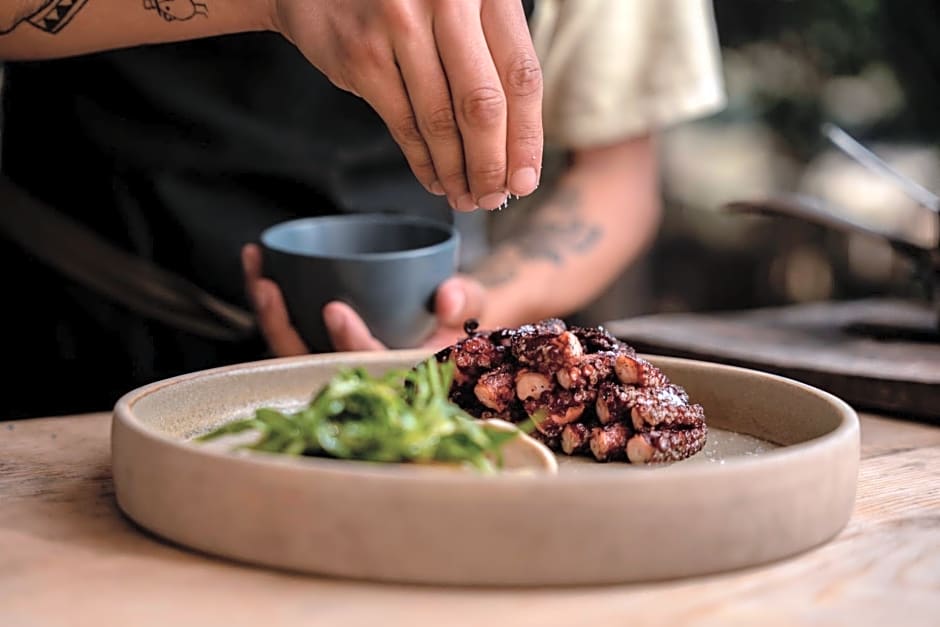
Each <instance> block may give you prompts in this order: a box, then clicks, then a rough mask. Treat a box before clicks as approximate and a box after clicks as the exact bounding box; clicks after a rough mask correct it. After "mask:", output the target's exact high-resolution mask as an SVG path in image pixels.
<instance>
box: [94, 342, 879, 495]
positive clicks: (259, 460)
mask: <svg viewBox="0 0 940 627" xmlns="http://www.w3.org/2000/svg"><path fill="white" fill-rule="evenodd" d="M432 354H433V352H430V351H427V350H425V349H399V350H389V351H381V352H380V351H360V352H347V353H319V354H312V355H300V356H295V357H280V358H273V359H265V360H259V361H252V362H243V363H238V364H231V365H227V366H220V367H217V368H211V369H207V370H200V371H196V372H191V373H187V374H182V375H178V376H175V377H171V378H168V379H164V380H161V381H156V382H154V383H150V384H147V385H144V386H141V387H138V388H136V389H134V390H131V391H129V392H127V393H125V394H124V395H123V396H122V397H121V398H120V399H118V401H117V402H116V403H115V406H114V409H113V413H112V422H111V456H112V460H113V459H114V456H115V454H116V451H115V445H114V443H115V432H116V431H117V430H118V429H120V428H123V429H127V430H130V431H131V432H133V433H134V434H135V435H137V436H139V437H143V438H147V439H151V440H154V441H156V442H157V443H159V444H161V445H164V446H168V447H170V448H172V449H174V450H175V451H176V452H179V453H183V454H190V455H201V456H209V457H212V458H215V459H216V460H217V461H219V462H222V463H236V464H249V465H251V466H254V467H255V468H257V469H258V470H259V471H278V472H285V471H286V472H302V473H320V474H323V475H336V476H340V475H341V476H344V477H357V478H361V479H363V480H376V481H413V482H420V483H425V482H445V483H451V484H453V485H455V486H459V485H464V484H467V483H472V484H478V483H480V482H494V481H496V482H498V483H500V484H532V483H544V484H548V483H551V484H553V485H559V486H564V485H571V484H579V485H583V484H584V483H586V482H589V483H592V484H595V485H603V484H606V483H613V484H622V483H623V482H624V481H647V480H652V481H655V480H657V479H656V477H657V476H659V477H661V478H663V479H666V478H668V479H669V480H675V481H683V482H685V481H699V480H710V479H711V480H713V479H720V478H721V477H724V476H729V475H733V474H735V473H737V472H741V471H746V470H748V469H753V470H757V469H759V468H764V469H773V468H774V467H776V466H781V465H782V466H783V467H786V466H787V465H788V464H791V463H793V462H794V461H796V458H800V457H806V456H807V455H809V456H813V455H823V454H825V452H826V450H827V449H831V448H838V447H839V446H840V445H845V444H846V443H847V442H852V441H854V442H853V445H854V447H855V449H856V451H859V450H860V426H859V419H858V414H857V413H856V411H855V410H854V409H853V408H852V407H851V406H849V405H848V403H846V402H845V401H843V400H842V399H840V398H838V397H836V396H834V395H833V394H830V393H828V392H825V391H823V390H820V389H818V388H815V387H813V386H811V385H808V384H805V383H801V382H799V381H795V380H793V379H789V378H787V377H782V376H779V375H775V374H770V373H765V372H762V371H759V370H752V369H749V368H742V367H738V366H729V365H725V364H718V363H714V362H707V361H702V360H695V359H685V358H679V357H668V356H664V355H654V354H643V355H642V356H643V357H644V358H646V359H649V360H650V361H652V362H653V363H657V362H658V363H662V364H676V365H687V366H693V367H695V366H698V367H705V368H708V369H714V370H719V371H726V372H737V373H739V374H747V375H748V376H757V377H759V378H762V379H765V380H768V381H773V382H776V383H778V384H782V385H786V386H789V387H792V388H794V389H797V390H800V391H801V392H802V393H808V394H811V395H813V396H816V397H818V398H820V399H821V400H823V401H824V402H826V403H827V404H829V405H830V406H831V407H832V409H833V410H834V411H835V412H836V413H837V414H838V415H839V416H840V421H839V424H838V425H837V426H836V427H835V429H833V430H832V431H829V432H827V433H825V434H823V435H821V436H818V437H816V438H813V439H810V440H807V441H805V442H799V443H797V444H791V445H782V446H779V447H777V448H774V449H772V450H770V451H767V452H765V453H762V454H760V455H756V456H746V455H745V456H737V457H732V458H729V459H727V460H724V463H721V464H695V465H685V466H681V465H680V466H672V467H670V468H669V469H668V473H661V472H658V471H657V470H658V469H657V467H656V466H651V467H647V466H636V465H631V464H625V465H626V466H629V467H630V468H631V471H630V472H622V473H618V472H610V470H609V469H608V468H602V467H598V468H592V467H591V466H590V465H585V466H584V467H583V468H579V469H578V472H576V473H565V472H559V473H557V474H546V473H536V474H533V475H515V474H512V473H508V474H499V473H497V474H496V475H484V474H480V473H446V472H441V473H435V472H427V469H426V468H421V467H416V465H411V464H388V463H380V462H367V461H359V460H341V459H330V458H318V457H292V456H287V455H283V454H280V453H265V452H260V451H243V452H239V453H233V452H230V451H224V450H218V449H215V448H203V449H200V448H199V447H198V446H197V445H194V444H193V443H192V442H190V441H189V440H185V439H183V438H180V437H176V436H172V435H169V434H166V433H163V432H161V431H159V430H157V429H154V428H152V427H149V426H147V425H146V424H145V423H143V421H141V420H140V419H139V418H138V417H137V416H136V415H135V413H134V406H135V405H136V404H137V403H138V402H139V401H141V400H142V399H144V398H146V397H147V396H150V395H152V394H156V393H159V392H160V391H162V390H164V389H165V388H168V387H173V386H176V385H181V384H186V383H191V382H193V381H198V380H200V379H208V378H216V377H224V376H228V375H229V374H231V373H239V372H241V373H251V372H263V371H272V370H273V371H276V370H282V369H285V368H288V369H289V368H293V367H303V366H306V365H311V364H315V363H316V362H320V361H322V362H331V361H336V360H346V361H356V362H359V361H362V362H366V363H368V362H369V361H370V360H371V361H382V362H388V361H405V360H406V359H407V360H409V361H410V360H415V361H417V360H420V359H424V358H427V357H429V356H430V355H432ZM334 367H335V366H334ZM311 392H312V390H311ZM599 466H602V465H599ZM603 466H607V465H603Z"/></svg>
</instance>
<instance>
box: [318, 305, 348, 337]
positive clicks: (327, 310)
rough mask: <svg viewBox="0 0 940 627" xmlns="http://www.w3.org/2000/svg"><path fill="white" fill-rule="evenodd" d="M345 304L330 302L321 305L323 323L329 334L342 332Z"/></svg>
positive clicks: (344, 324)
mask: <svg viewBox="0 0 940 627" xmlns="http://www.w3.org/2000/svg"><path fill="white" fill-rule="evenodd" d="M345 307H346V306H345V305H344V304H343V303H340V302H336V301H334V302H330V303H327V304H326V305H324V307H323V323H324V324H325V325H326V328H327V330H328V331H329V332H330V334H337V333H342V331H343V328H344V327H345V326H346V312H345V311H344V309H345Z"/></svg>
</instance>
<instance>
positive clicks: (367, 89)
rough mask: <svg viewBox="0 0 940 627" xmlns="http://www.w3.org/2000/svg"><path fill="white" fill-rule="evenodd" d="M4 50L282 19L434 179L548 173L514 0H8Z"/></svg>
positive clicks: (533, 69) (462, 184)
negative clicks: (544, 164) (365, 104)
mask: <svg viewBox="0 0 940 627" xmlns="http://www.w3.org/2000/svg"><path fill="white" fill-rule="evenodd" d="M2 2H3V6H2V8H0V59H7V60H18V59H40V58H52V57H63V56H70V55H77V54H83V53H87V52H93V51H98V50H109V49H114V48H120V47H127V46H134V45H141V44H153V43H162V42H172V41H179V40H184V39H194V38H199V37H208V36H212V35H221V34H226V33H237V32H242V31H249V30H276V31H279V32H280V33H282V34H283V35H284V36H285V37H286V38H287V39H289V40H290V41H292V42H293V43H294V44H295V45H296V46H297V47H298V48H299V49H300V51H301V52H302V53H303V54H304V56H306V58H307V59H308V60H309V61H310V63H311V64H313V65H314V66H315V67H316V68H317V69H319V70H320V71H321V72H323V73H324V74H325V75H326V76H327V77H328V78H329V79H330V80H331V81H332V82H333V83H334V84H335V85H337V86H338V87H340V88H341V89H344V90H346V91H349V92H352V93H354V94H356V95H358V96H360V97H361V98H363V99H364V100H366V101H367V102H368V103H369V104H370V105H371V106H372V108H373V109H375V111H376V113H378V114H379V116H381V118H382V120H383V121H384V122H385V124H386V126H388V129H389V131H390V132H391V135H392V137H394V139H395V141H396V142H397V143H398V145H399V146H400V147H401V149H402V152H403V153H404V155H405V158H406V159H407V160H408V163H409V165H410V166H411V169H412V171H413V172H414V174H415V176H416V177H417V178H418V180H419V181H420V182H421V183H422V184H423V185H424V186H425V188H426V189H427V190H428V191H429V192H430V193H433V194H437V195H439V196H444V195H446V196H447V198H448V200H449V201H450V204H451V206H452V207H454V209H459V210H461V211H470V210H473V209H475V208H477V207H483V208H486V209H495V208H496V207H498V206H499V205H501V204H503V202H504V201H505V200H506V198H507V195H508V193H509V192H512V193H514V194H517V195H520V196H524V195H527V194H530V193H532V191H534V190H535V188H536V187H537V185H538V180H539V175H540V173H541V166H542V78H541V69H540V66H539V62H538V58H537V57H536V55H535V50H534V49H533V46H532V39H531V37H530V35H529V31H528V26H527V23H526V18H525V13H524V12H523V8H522V4H521V2H520V1H518V0H517V1H513V0H460V1H459V2H454V1H450V0H448V1H447V2H441V1H440V0H382V1H381V2H380V1H379V0H2Z"/></svg>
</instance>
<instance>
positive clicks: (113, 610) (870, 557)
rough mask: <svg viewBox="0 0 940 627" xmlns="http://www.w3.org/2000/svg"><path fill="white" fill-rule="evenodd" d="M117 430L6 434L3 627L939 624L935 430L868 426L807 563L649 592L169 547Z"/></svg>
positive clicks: (103, 417) (53, 427)
mask: <svg viewBox="0 0 940 627" xmlns="http://www.w3.org/2000/svg"><path fill="white" fill-rule="evenodd" d="M109 425H110V416H109V415H107V414H91V415H84V416H74V417H66V418H45V419H37V420H29V421H19V422H8V423H2V422H0V625H3V626H4V627H19V626H26V625H29V626H32V625H70V626H72V625H75V626H81V625H95V626H100V625H121V626H128V627H130V626H133V627H143V626H146V625H158V626H161V627H163V626H177V625H190V624H198V625H209V624H219V625H225V626H226V627H235V626H237V625H252V626H257V625H264V626H272V625H280V624H303V625H314V624H317V625H344V626H350V625H368V626H370V627H373V626H375V625H409V626H414V625H442V626H458V625H474V626H487V625H490V626H501V625H519V626H525V625H533V626H536V625H537V626H538V627H546V626H550V625H565V626H571V625H592V626H602V625H603V626H606V625H627V624H632V625H637V624H642V625H656V624H663V625H680V624H684V623H689V622H694V623H695V624H697V625H748V626H751V625H761V626H762V627H763V626H765V625H776V624H781V625H789V624H794V623H810V624H820V623H823V624H839V625H859V624H872V625H879V626H882V627H883V626H886V625H896V624H899V625H905V626H906V627H907V626H910V625H940V428H937V427H931V426H926V425H920V424H915V423H907V422H902V421H898V420H892V419H889V418H883V417H875V416H863V418H862V457H863V461H862V465H861V471H860V476H859V491H858V499H857V503H856V508H855V513H854V515H853V517H852V520H851V521H850V522H849V524H848V526H847V528H846V529H845V530H844V531H843V532H842V533H841V534H840V535H839V536H838V537H837V538H836V539H835V540H833V541H832V542H830V543H828V544H826V545H825V546H823V547H820V548H818V549H816V550H813V551H810V552H809V553H806V554H804V555H801V556H799V557H796V558H792V559H789V560H785V561H783V562H780V563H776V564H773V565H770V566H765V567H761V568H755V569H750V570H747V571H742V572H735V573H730V574H725V575H720V576H711V577H704V578H698V579H692V580H682V581H674V582H667V583H657V584H650V585H629V586H608V587H595V588H576V589H511V590H499V589H454V588H432V587H416V586H397V585H381V584H371V583H361V582H354V581H342V580H331V579H321V578H315V577H308V576H301V575H292V574H284V573H280V572H273V571H269V570H264V569H261V568H254V567H248V566H242V565H238V564H233V563H230V562H226V561H223V560H220V559H215V558H211V557H206V556H203V555H199V554H194V553H192V552H189V551H187V550H184V549H180V548H177V547H175V546H172V545H169V544H167V543H165V542H163V541H161V540H158V539H155V538H153V537H152V536H150V535H148V534H147V533H146V532H144V531H142V530H141V529H139V528H137V527H135V526H134V525H133V524H131V523H130V522H129V521H128V520H127V519H125V518H124V517H123V516H122V515H121V514H120V512H119V511H118V509H117V507H116V505H115V501H114V493H113V486H112V482H111V474H110V462H109ZM690 524H694V521H690ZM576 532H577V530H573V533H576Z"/></svg>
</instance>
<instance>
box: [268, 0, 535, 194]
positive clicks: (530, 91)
mask: <svg viewBox="0 0 940 627" xmlns="http://www.w3.org/2000/svg"><path fill="white" fill-rule="evenodd" d="M273 2H274V3H275V4H274V16H275V17H274V21H275V24H276V27H277V28H278V29H279V30H280V31H281V32H282V33H283V34H284V36H285V37H287V38H288V39H289V40H291V41H292V42H293V43H294V44H295V45H296V46H297V47H298V48H299V49H300V50H301V52H303V54H304V55H305V56H306V57H307V59H308V60H309V61H310V62H311V63H312V64H313V65H314V66H316V67H317V68H318V69H319V70H320V71H321V72H323V73H324V74H325V75H326V76H327V77H328V78H329V79H330V80H331V81H332V82H333V83H334V84H335V85H337V86H338V87H340V88H342V89H345V90H347V91H350V92H352V93H354V94H356V95H358V96H360V97H361V98H363V99H364V100H366V101H367V102H368V103H369V104H370V105H371V106H372V107H373V108H374V109H375V110H376V112H377V113H378V114H379V115H380V116H381V117H382V119H383V121H384V122H385V124H386V125H387V126H388V128H389V131H390V132H391V134H392V136H393V137H394V139H395V141H396V142H397V143H398V144H399V146H400V147H401V149H402V151H403V152H404V155H405V157H406V158H407V160H408V163H409V164H410V166H411V169H412V171H413V172H414V174H415V176H416V177H417V178H418V180H419V181H420V182H421V183H422V184H423V185H424V186H425V187H426V188H427V189H428V191H430V192H431V193H434V194H437V195H445V194H446V196H447V197H448V200H449V202H450V204H451V206H452V207H453V208H454V209H457V210H461V211H470V210H473V209H475V208H477V207H482V208H484V209H495V208H497V207H498V206H500V205H501V204H503V203H504V202H505V200H506V198H507V192H511V193H513V194H516V195H518V196H525V195H528V194H530V193H532V191H534V190H535V188H536V187H537V185H538V180H539V176H540V173H541V166H542V145H543V136H542V119H541V111H542V79H541V70H540V67H539V62H538V58H537V57H536V55H535V51H534V49H533V46H532V40H531V37H530V35H529V30H528V25H527V24H526V20H525V13H524V12H523V9H522V2H521V0H273Z"/></svg>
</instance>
